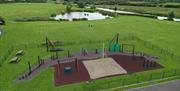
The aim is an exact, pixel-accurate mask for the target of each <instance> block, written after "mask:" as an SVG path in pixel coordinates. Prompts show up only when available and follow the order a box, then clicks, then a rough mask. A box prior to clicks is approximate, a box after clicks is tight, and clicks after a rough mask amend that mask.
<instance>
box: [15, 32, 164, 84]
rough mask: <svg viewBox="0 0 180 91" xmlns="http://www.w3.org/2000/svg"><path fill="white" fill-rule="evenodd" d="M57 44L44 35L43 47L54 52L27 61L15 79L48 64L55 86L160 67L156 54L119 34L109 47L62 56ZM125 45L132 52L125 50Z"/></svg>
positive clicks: (26, 76)
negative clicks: (121, 38)
mask: <svg viewBox="0 0 180 91" xmlns="http://www.w3.org/2000/svg"><path fill="white" fill-rule="evenodd" d="M57 45H58V46H62V45H63V42H60V41H55V42H53V41H50V40H49V39H48V38H46V42H45V43H44V44H43V46H45V47H46V50H47V51H48V52H52V54H53V55H52V56H51V57H50V58H48V59H42V58H40V57H38V64H37V65H34V66H33V67H31V64H30V62H28V68H29V70H27V71H26V72H25V73H24V74H21V75H20V76H18V77H17V79H16V81H17V82H21V81H23V80H29V79H32V78H33V77H34V76H35V75H37V74H38V73H40V72H41V71H42V70H44V69H45V68H47V67H53V68H54V83H55V85H56V86H61V85H65V84H72V83H78V82H89V81H92V80H96V79H101V78H104V77H110V76H117V75H126V74H129V73H135V72H140V71H147V70H153V69H159V68H162V66H161V65H160V64H158V62H157V61H158V59H159V58H158V57H155V56H152V55H148V54H146V53H142V52H135V45H132V44H121V43H119V34H116V35H115V36H114V37H113V39H112V40H111V41H110V42H109V45H108V48H105V44H102V48H97V49H95V50H87V49H82V50H80V51H78V52H73V53H71V52H70V51H68V54H67V56H65V57H59V56H58V53H59V52H61V51H64V50H63V49H62V48H57V47H56V46H57ZM127 46H128V47H130V49H131V51H128V52H126V49H125V48H126V47H127Z"/></svg>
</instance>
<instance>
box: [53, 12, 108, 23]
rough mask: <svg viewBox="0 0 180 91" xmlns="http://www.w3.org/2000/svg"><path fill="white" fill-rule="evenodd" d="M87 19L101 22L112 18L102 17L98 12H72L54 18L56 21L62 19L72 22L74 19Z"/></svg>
mask: <svg viewBox="0 0 180 91" xmlns="http://www.w3.org/2000/svg"><path fill="white" fill-rule="evenodd" d="M83 18H86V19H87V20H101V19H107V18H111V17H110V16H107V15H102V14H100V13H98V12H70V13H65V14H63V15H62V14H60V15H57V16H55V17H54V19H55V20H60V19H68V20H70V21H72V20H73V19H83Z"/></svg>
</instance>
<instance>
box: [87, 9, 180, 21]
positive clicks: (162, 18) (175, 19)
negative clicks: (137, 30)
mask: <svg viewBox="0 0 180 91" xmlns="http://www.w3.org/2000/svg"><path fill="white" fill-rule="evenodd" d="M86 8H90V7H86ZM96 9H98V10H102V11H108V12H116V13H120V14H132V15H133V14H135V15H136V14H138V15H140V13H136V12H128V11H119V10H117V11H115V10H113V9H107V8H96ZM157 19H158V20H167V19H168V18H167V17H164V16H157ZM173 21H176V22H180V19H179V18H173Z"/></svg>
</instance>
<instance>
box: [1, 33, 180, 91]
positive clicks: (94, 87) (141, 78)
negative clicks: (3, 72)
mask: <svg viewBox="0 0 180 91" xmlns="http://www.w3.org/2000/svg"><path fill="white" fill-rule="evenodd" d="M125 40H133V41H137V42H138V43H141V44H142V45H143V46H145V47H147V48H150V49H152V50H154V51H156V52H159V53H160V54H161V55H165V56H169V57H171V58H172V60H177V61H179V59H180V57H179V56H177V55H176V54H174V53H172V52H171V51H169V50H168V49H164V48H161V47H159V46H157V45H154V44H153V43H151V42H149V41H145V40H143V39H141V38H139V37H137V36H135V35H133V34H131V35H128V37H123V38H120V41H125ZM109 42H110V40H109V39H105V40H87V41H78V42H65V43H64V46H72V45H82V44H87V45H89V44H102V43H109ZM30 48H42V44H39V43H34V44H21V45H15V46H11V47H9V48H8V49H7V51H6V52H4V55H2V56H0V67H1V66H2V64H3V62H4V61H5V60H7V58H8V57H9V56H10V55H11V54H12V52H13V51H15V50H17V49H30ZM37 56H38V55H37ZM179 75H180V70H177V69H172V70H165V71H159V72H153V73H152V72H151V73H147V74H142V75H141V74H139V75H137V74H135V75H132V74H129V75H127V76H122V77H120V78H117V79H115V80H110V81H103V82H99V81H95V80H94V81H90V82H86V83H85V84H84V85H83V87H78V88H67V91H99V90H103V89H109V88H114V87H119V86H125V85H130V84H135V83H141V82H145V81H152V80H156V79H162V78H166V77H172V76H179Z"/></svg>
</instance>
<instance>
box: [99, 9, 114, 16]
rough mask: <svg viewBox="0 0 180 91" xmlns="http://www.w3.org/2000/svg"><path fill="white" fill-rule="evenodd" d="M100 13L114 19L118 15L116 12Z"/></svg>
mask: <svg viewBox="0 0 180 91" xmlns="http://www.w3.org/2000/svg"><path fill="white" fill-rule="evenodd" d="M99 13H101V14H102V15H108V16H112V17H116V16H117V14H116V13H115V12H108V11H101V10H99Z"/></svg>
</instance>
